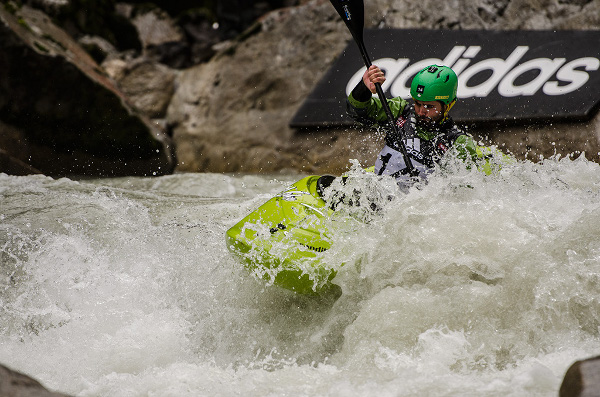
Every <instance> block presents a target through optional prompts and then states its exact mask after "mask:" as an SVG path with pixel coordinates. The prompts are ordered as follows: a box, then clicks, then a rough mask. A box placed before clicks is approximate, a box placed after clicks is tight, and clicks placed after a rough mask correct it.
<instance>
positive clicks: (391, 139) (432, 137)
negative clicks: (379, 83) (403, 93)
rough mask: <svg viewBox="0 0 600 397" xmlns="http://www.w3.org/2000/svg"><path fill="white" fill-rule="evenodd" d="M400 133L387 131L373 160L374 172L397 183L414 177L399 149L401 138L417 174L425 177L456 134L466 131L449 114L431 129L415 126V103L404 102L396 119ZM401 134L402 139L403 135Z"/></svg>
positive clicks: (451, 143) (449, 146)
mask: <svg viewBox="0 0 600 397" xmlns="http://www.w3.org/2000/svg"><path fill="white" fill-rule="evenodd" d="M396 125H397V126H398V132H399V135H398V134H396V133H395V131H388V132H387V134H386V137H385V146H384V147H383V149H381V152H379V155H378V156H377V159H376V161H375V173H376V174H377V175H390V176H393V177H394V178H396V180H397V182H398V184H401V185H402V184H409V183H411V182H412V180H413V178H412V177H411V176H410V175H408V169H407V168H406V163H405V162H404V156H403V155H402V152H401V150H400V141H401V140H402V141H403V142H404V146H405V147H406V151H407V152H408V156H409V157H410V159H411V162H412V164H413V166H414V168H415V169H416V170H417V171H418V172H419V177H420V178H426V177H427V175H428V174H430V173H431V172H433V169H434V167H435V164H436V163H438V162H439V161H440V159H441V158H442V156H443V155H444V154H445V153H446V152H447V151H448V150H449V149H450V148H451V147H452V145H453V144H454V141H455V140H456V138H458V137H459V136H461V135H466V133H465V132H463V131H461V130H460V129H459V128H458V127H457V126H456V124H455V123H454V122H453V121H452V119H451V118H448V119H447V120H446V121H444V122H443V123H442V124H441V125H439V126H438V127H437V128H436V129H435V130H433V131H425V130H423V129H421V128H419V127H417V126H416V117H415V110H414V106H412V105H406V106H405V108H404V110H403V111H402V113H400V115H399V116H398V118H397V119H396ZM403 138H404V139H403Z"/></svg>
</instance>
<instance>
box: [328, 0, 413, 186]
mask: <svg viewBox="0 0 600 397" xmlns="http://www.w3.org/2000/svg"><path fill="white" fill-rule="evenodd" d="M330 1H331V4H332V5H333V7H334V8H335V9H336V11H337V12H338V14H340V17H342V20H343V21H344V23H345V24H346V26H347V27H348V30H349V31H350V34H352V37H353V38H354V41H355V42H356V44H357V45H358V50H359V51H360V54H361V55H362V58H363V61H364V62H365V65H366V67H367V69H368V68H369V67H370V66H371V65H372V63H371V59H370V58H369V54H368V53H367V49H366V47H365V43H364V40H363V28H364V20H365V7H364V4H363V0H330ZM375 89H376V90H377V95H378V96H379V100H380V101H381V105H382V106H383V110H384V111H385V114H386V115H387V118H388V123H389V125H390V128H391V129H392V130H393V131H394V133H395V134H396V136H402V135H401V134H400V131H399V130H398V126H397V125H396V123H395V120H394V116H393V115H392V111H391V110H390V107H389V105H388V102H387V99H386V97H385V94H384V93H383V89H382V88H381V84H379V83H375ZM398 143H399V146H400V152H401V153H402V156H403V157H404V163H405V164H406V168H407V170H408V173H409V175H415V174H416V172H415V171H416V170H415V167H414V166H413V164H412V161H411V160H410V157H409V156H408V152H407V151H406V146H405V145H404V142H403V141H402V140H400V142H398Z"/></svg>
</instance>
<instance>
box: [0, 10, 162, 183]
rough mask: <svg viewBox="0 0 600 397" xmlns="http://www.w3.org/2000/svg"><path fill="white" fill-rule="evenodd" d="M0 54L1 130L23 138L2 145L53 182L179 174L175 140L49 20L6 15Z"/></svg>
mask: <svg viewBox="0 0 600 397" xmlns="http://www.w3.org/2000/svg"><path fill="white" fill-rule="evenodd" d="M0 53H1V54H2V56H1V57H0V70H1V71H2V73H0V87H1V89H0V120H1V121H2V124H0V126H3V127H4V128H3V130H4V131H6V130H7V129H9V128H10V129H13V130H17V131H18V133H17V134H16V135H18V139H17V142H14V140H11V141H10V142H6V141H7V140H8V135H9V134H7V133H3V134H0V145H1V146H3V147H7V146H15V145H16V146H17V150H16V151H11V155H12V156H13V157H15V158H16V159H18V160H20V161H22V162H25V163H26V164H28V165H30V166H32V167H34V168H37V169H39V170H40V171H41V172H43V173H45V174H47V175H123V174H124V173H125V174H136V175H152V174H164V173H169V172H171V171H172V159H171V152H170V148H169V140H168V138H167V137H166V136H164V134H162V132H161V131H160V130H159V129H158V128H156V127H155V126H153V125H152V124H151V123H150V122H149V121H148V120H147V119H145V118H144V116H142V115H141V114H137V113H136V112H135V111H134V110H133V108H132V106H131V105H130V104H129V103H128V99H127V98H126V97H125V96H124V95H123V94H122V93H121V91H119V90H118V89H117V88H116V87H115V85H114V83H113V82H112V81H111V80H110V79H109V78H108V77H107V75H106V74H105V73H104V72H103V71H102V70H101V69H100V68H99V66H98V65H97V64H96V62H95V61H94V60H93V59H92V58H91V57H90V56H89V55H88V54H87V53H86V52H85V51H83V50H82V49H81V47H80V46H79V45H78V44H77V43H76V42H75V41H73V40H72V39H71V38H70V37H69V36H68V35H67V34H66V33H65V32H64V31H62V30H61V29H59V28H58V27H56V26H55V25H53V24H52V22H51V21H50V19H49V18H48V16H46V15H45V14H44V13H42V12H40V11H38V10H34V9H31V8H28V7H22V8H20V9H18V10H16V11H15V12H14V13H11V12H9V11H8V10H7V9H5V8H4V7H0ZM12 137H14V134H12ZM124 164H127V165H128V167H124ZM129 166H130V167H131V168H129Z"/></svg>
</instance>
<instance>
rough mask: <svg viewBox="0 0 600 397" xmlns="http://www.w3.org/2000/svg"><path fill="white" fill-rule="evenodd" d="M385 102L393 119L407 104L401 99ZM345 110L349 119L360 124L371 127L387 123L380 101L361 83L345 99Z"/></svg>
mask: <svg viewBox="0 0 600 397" xmlns="http://www.w3.org/2000/svg"><path fill="white" fill-rule="evenodd" d="M387 102H388V105H389V107H390V111H391V112H392V115H393V116H394V118H397V117H398V114H399V113H400V112H401V111H402V110H403V109H404V107H405V106H406V104H407V102H406V101H405V100H404V99H402V98H392V99H388V100H387ZM346 108H347V111H348V114H349V115H350V117H352V118H353V119H354V120H355V121H357V122H359V123H361V124H366V125H372V124H374V123H377V124H379V125H385V124H386V123H387V122H388V120H387V115H386V113H385V110H384V109H383V106H382V105H381V101H380V100H379V99H378V98H375V97H373V95H372V94H371V92H370V91H369V89H368V88H367V86H366V85H365V84H364V83H363V82H362V81H361V82H359V83H358V84H357V85H356V87H354V89H353V90H352V92H351V93H350V95H349V96H348V98H347V99H346Z"/></svg>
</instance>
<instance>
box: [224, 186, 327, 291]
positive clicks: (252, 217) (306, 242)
mask: <svg viewBox="0 0 600 397" xmlns="http://www.w3.org/2000/svg"><path fill="white" fill-rule="evenodd" d="M318 179H319V176H316V175H315V176H308V177H306V178H303V179H301V180H299V181H298V182H296V183H294V184H293V185H292V186H291V187H290V188H288V189H287V190H286V191H284V192H282V193H280V194H279V195H277V196H275V197H273V198H271V199H269V200H268V201H267V202H266V203H264V204H263V205H261V206H260V207H259V208H258V209H257V210H255V211H254V212H252V213H251V214H249V215H248V216H246V217H245V218H244V219H242V220H241V221H239V222H238V223H237V224H236V225H235V226H233V227H232V228H230V229H229V230H228V231H227V234H226V241H227V247H228V248H229V250H230V251H231V252H232V253H234V254H235V255H236V256H238V257H239V258H240V259H241V260H242V262H243V263H244V265H245V266H246V268H247V269H248V270H249V271H250V272H252V273H254V274H255V275H257V276H258V277H261V278H263V279H264V280H266V281H267V282H269V283H273V284H274V285H277V286H279V287H282V288H286V289H289V290H292V291H295V292H297V293H300V294H320V293H322V292H323V291H325V290H328V289H329V288H331V279H333V277H334V276H335V271H334V270H332V269H327V268H325V267H324V266H322V261H321V258H322V255H323V254H322V253H323V252H324V251H326V250H327V249H329V248H330V247H331V244H330V242H329V241H330V240H329V238H328V236H327V227H326V222H325V220H326V219H327V217H328V215H329V214H331V210H330V209H329V208H327V205H326V203H325V201H324V200H323V199H322V198H321V197H320V195H319V193H318V192H317V180H318Z"/></svg>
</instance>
